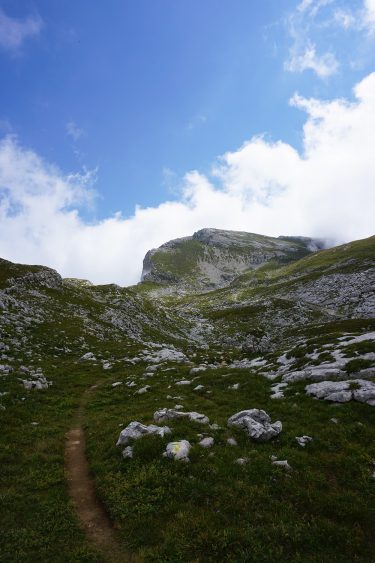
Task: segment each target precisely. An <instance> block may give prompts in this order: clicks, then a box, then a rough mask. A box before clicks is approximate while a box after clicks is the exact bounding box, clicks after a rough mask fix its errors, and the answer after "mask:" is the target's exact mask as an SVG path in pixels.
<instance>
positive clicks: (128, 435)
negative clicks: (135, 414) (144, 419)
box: [116, 421, 172, 446]
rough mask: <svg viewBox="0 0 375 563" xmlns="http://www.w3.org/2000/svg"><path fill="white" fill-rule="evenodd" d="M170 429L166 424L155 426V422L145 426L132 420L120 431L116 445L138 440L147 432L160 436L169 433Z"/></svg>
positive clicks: (124, 444)
mask: <svg viewBox="0 0 375 563" xmlns="http://www.w3.org/2000/svg"><path fill="white" fill-rule="evenodd" d="M171 432H172V431H171V429H170V428H168V426H155V424H150V425H149V426H146V425H145V424H142V423H141V422H137V421H133V422H131V423H130V424H128V426H127V427H126V428H124V430H122V432H120V436H119V438H118V440H117V444H116V446H126V444H127V443H128V442H129V440H131V439H133V440H138V438H141V437H142V436H145V435H147V434H156V435H157V436H161V437H162V438H163V437H164V436H166V435H167V434H171Z"/></svg>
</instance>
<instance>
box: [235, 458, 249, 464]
mask: <svg viewBox="0 0 375 563" xmlns="http://www.w3.org/2000/svg"><path fill="white" fill-rule="evenodd" d="M234 463H237V464H238V465H246V464H247V463H249V458H248V457H239V458H238V459H236V460H235V462H234Z"/></svg>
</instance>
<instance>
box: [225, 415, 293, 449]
mask: <svg viewBox="0 0 375 563" xmlns="http://www.w3.org/2000/svg"><path fill="white" fill-rule="evenodd" d="M228 426H235V427H237V428H243V429H244V430H246V431H247V433H248V435H249V437H250V438H252V439H253V440H255V441H256V442H267V441H268V440H271V438H274V437H275V436H278V435H279V434H280V432H281V430H282V424H281V422H280V421H279V420H278V421H276V422H274V423H271V418H270V417H269V415H268V414H267V413H266V412H265V411H263V410H259V409H249V410H245V411H240V412H238V413H236V414H234V415H233V416H231V417H230V418H228Z"/></svg>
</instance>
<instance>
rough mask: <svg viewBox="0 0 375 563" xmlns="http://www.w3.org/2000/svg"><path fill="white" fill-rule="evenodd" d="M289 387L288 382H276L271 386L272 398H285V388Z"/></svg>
mask: <svg viewBox="0 0 375 563" xmlns="http://www.w3.org/2000/svg"><path fill="white" fill-rule="evenodd" d="M286 387H288V384H287V383H274V384H273V385H272V386H271V393H272V395H271V399H284V398H285V397H284V389H285V388H286Z"/></svg>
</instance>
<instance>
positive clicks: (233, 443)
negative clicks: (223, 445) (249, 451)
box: [227, 438, 238, 446]
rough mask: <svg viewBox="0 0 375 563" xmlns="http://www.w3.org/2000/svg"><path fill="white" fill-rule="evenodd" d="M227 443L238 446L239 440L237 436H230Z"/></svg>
mask: <svg viewBox="0 0 375 563" xmlns="http://www.w3.org/2000/svg"><path fill="white" fill-rule="evenodd" d="M227 444H228V446H238V443H237V440H235V438H228V439H227Z"/></svg>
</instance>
